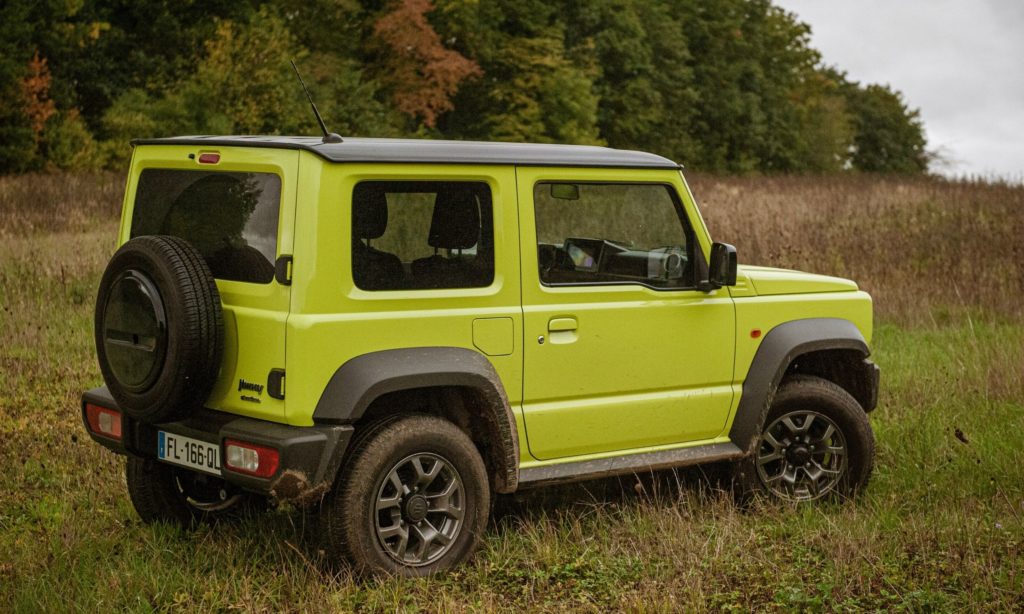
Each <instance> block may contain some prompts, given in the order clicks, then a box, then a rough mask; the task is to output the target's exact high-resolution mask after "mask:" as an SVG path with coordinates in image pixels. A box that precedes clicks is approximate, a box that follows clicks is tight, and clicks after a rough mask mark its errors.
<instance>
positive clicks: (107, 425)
mask: <svg viewBox="0 0 1024 614" xmlns="http://www.w3.org/2000/svg"><path fill="white" fill-rule="evenodd" d="M85 418H86V420H88V422H89V430H90V431H92V432H93V433H96V434H97V435H102V436H104V437H109V438H111V439H121V412H119V411H114V410H113V409H107V408H106V407H100V406H99V405H93V404H92V403H86V404H85Z"/></svg>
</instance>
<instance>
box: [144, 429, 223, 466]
mask: <svg viewBox="0 0 1024 614" xmlns="http://www.w3.org/2000/svg"><path fill="white" fill-rule="evenodd" d="M156 456H157V458H159V459H160V460H162V461H164V462H168V463H172V464H175V465H181V466H182V467H188V468H190V469H195V470H196V471H202V472H205V473H212V474H213V475H220V446H219V445H217V444H213V443H209V442H206V441H200V440H198V439H192V438H191V437H184V436H182V435H177V434H175V433H168V432H166V431H158V436H157V446H156Z"/></svg>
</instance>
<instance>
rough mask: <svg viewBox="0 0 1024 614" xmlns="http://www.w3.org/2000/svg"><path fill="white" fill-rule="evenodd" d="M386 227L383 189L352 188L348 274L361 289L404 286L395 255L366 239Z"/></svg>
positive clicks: (386, 208) (378, 234) (399, 265)
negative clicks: (374, 246)
mask: <svg viewBox="0 0 1024 614" xmlns="http://www.w3.org/2000/svg"><path fill="white" fill-rule="evenodd" d="M387 227H388V200H387V196H386V195H385V194H384V191H383V190H380V189H374V188H369V189H359V188H358V187H357V188H356V190H355V192H354V193H353V194H352V277H353V279H354V280H355V282H356V286H358V287H359V288H362V289H363V290H396V289H400V288H404V287H406V281H405V269H404V268H403V267H402V261H401V260H400V259H399V258H398V256H396V255H394V254H391V253H388V252H385V251H381V250H379V249H375V248H373V247H371V246H370V241H371V240H373V239H378V238H380V237H381V236H383V234H384V231H385V230H386V229H387Z"/></svg>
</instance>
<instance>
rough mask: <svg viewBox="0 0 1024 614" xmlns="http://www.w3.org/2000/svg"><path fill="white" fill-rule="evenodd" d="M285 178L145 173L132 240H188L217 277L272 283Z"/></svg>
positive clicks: (175, 172) (225, 174) (203, 173)
mask: <svg viewBox="0 0 1024 614" xmlns="http://www.w3.org/2000/svg"><path fill="white" fill-rule="evenodd" d="M280 201H281V179H280V178H279V177H278V176H277V175H274V174H272V173H229V172H210V171H188V170H171V169H146V170H144V171H142V174H141V176H140V177H139V184H138V189H137V190H136V196H135V211H134V214H133V215H132V237H138V236H142V235H172V236H176V237H181V238H183V239H186V240H187V241H188V242H189V243H191V244H192V245H193V246H194V247H195V248H196V249H198V250H199V253H201V254H202V255H203V258H205V259H206V263H207V264H208V265H209V266H210V270H211V271H212V272H213V276H214V277H216V278H218V279H227V280H232V281H244V282H251V283H269V282H270V281H271V280H272V279H273V278H274V261H275V259H276V256H277V221H278V212H279V209H280Z"/></svg>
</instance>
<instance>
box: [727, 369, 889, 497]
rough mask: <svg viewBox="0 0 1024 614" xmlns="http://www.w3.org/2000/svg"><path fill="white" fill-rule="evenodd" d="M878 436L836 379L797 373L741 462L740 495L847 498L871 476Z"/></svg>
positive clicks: (784, 387) (738, 473) (781, 391)
mask: <svg viewBox="0 0 1024 614" xmlns="http://www.w3.org/2000/svg"><path fill="white" fill-rule="evenodd" d="M874 450H875V439H874V435H873V434H872V432H871V424H870V423H869V422H868V417H867V414H866V413H865V412H864V410H863V409H862V408H861V406H860V404H858V403H857V401H856V400H855V399H854V398H853V397H852V396H850V394H849V393H848V392H846V391H845V390H843V389H842V388H840V387H839V386H838V385H836V384H835V383H833V382H830V381H828V380H825V379H822V378H820V377H812V376H805V375H800V376H795V377H792V378H790V379H787V380H786V381H784V382H783V383H782V386H781V387H780V388H779V391H778V393H777V394H776V395H775V399H774V400H773V402H772V406H771V409H770V410H769V412H768V416H767V418H766V420H765V424H764V428H763V429H762V430H761V434H760V436H759V438H758V441H757V445H756V448H755V451H754V453H753V454H752V455H750V456H749V457H747V458H746V459H744V460H742V461H740V462H739V463H738V466H737V468H736V469H737V470H736V485H737V489H738V491H739V494H740V496H741V498H743V499H746V498H749V497H750V496H751V495H756V494H763V495H767V496H768V497H770V498H773V499H776V500H781V501H791V502H800V501H814V500H816V499H823V498H832V499H846V498H849V497H851V496H853V495H855V494H856V493H858V492H859V491H861V490H862V489H863V488H864V487H865V486H867V483H868V479H869V478H870V477H871V468H872V463H873V460H874Z"/></svg>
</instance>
